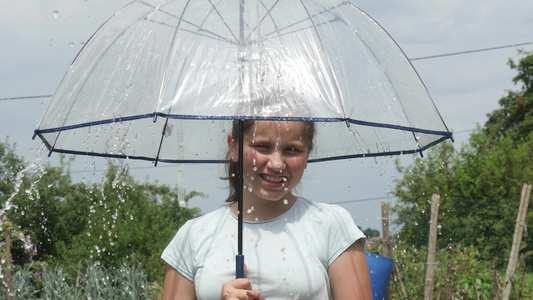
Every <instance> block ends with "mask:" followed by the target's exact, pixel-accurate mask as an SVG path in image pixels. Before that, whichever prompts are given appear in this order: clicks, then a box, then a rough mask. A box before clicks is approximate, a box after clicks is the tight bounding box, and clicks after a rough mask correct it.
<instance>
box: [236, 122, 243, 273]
mask: <svg viewBox="0 0 533 300" xmlns="http://www.w3.org/2000/svg"><path fill="white" fill-rule="evenodd" d="M238 123H239V163H238V166H239V172H238V173H239V174H237V180H238V183H239V184H238V185H237V207H238V209H237V210H238V211H237V219H238V222H237V223H238V225H237V226H238V228H237V249H238V254H237V257H236V275H237V276H236V277H237V278H244V277H245V276H244V256H243V255H242V227H243V215H244V214H243V190H244V167H243V161H244V157H243V156H244V151H243V148H244V121H243V120H238Z"/></svg>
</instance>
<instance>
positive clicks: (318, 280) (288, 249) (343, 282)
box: [162, 120, 372, 300]
mask: <svg viewBox="0 0 533 300" xmlns="http://www.w3.org/2000/svg"><path fill="white" fill-rule="evenodd" d="M244 123H245V124H244V141H243V145H244V148H243V165H244V185H245V186H244V194H243V206H244V212H243V213H244V214H243V219H244V222H245V223H244V233H243V235H244V237H245V240H244V244H245V253H246V266H247V276H246V277H247V278H244V279H234V278H235V270H234V269H235V261H234V259H233V258H234V257H235V254H236V252H237V251H236V249H235V245H236V244H237V243H236V237H235V235H234V233H235V231H236V228H237V216H238V213H239V211H238V208H237V203H236V200H237V199H236V194H237V193H236V189H237V188H238V183H237V178H236V176H235V174H236V170H237V162H238V141H237V140H236V138H237V137H238V134H237V131H236V128H237V127H236V126H235V124H234V126H233V130H232V133H231V134H229V135H228V138H227V142H228V149H229V161H230V163H229V168H228V177H227V178H228V180H229V181H230V196H229V198H228V200H227V201H228V202H229V205H228V206H225V207H223V208H220V209H218V210H216V211H214V212H212V213H209V214H206V215H204V216H202V217H199V218H197V219H194V220H191V221H189V222H187V223H186V224H185V225H184V226H183V227H182V228H180V230H179V231H178V233H177V234H176V236H175V237H174V239H173V240H172V241H171V243H170V244H169V245H168V247H167V248H166V249H165V251H164V252H163V255H162V258H163V260H165V261H166V262H167V264H168V267H167V272H166V278H165V286H164V291H163V299H218V298H220V299H224V300H229V299H252V298H253V299H268V300H273V299H333V298H334V299H336V300H338V299H350V300H353V299H371V298H372V296H371V289H370V278H369V272H368V266H367V263H366V258H365V254H364V252H363V246H362V243H361V239H362V238H364V235H363V233H362V232H361V231H360V230H359V229H358V228H357V226H355V224H354V222H353V220H352V218H351V216H350V214H349V213H348V212H347V211H346V210H344V209H343V208H341V207H339V206H335V205H328V204H323V203H318V202H313V201H310V200H308V199H305V198H303V197H298V196H297V195H295V193H294V188H295V187H296V186H297V185H298V183H299V182H300V180H301V178H302V176H303V174H304V171H305V169H306V167H307V159H308V157H309V153H310V152H311V151H312V150H313V147H314V144H313V138H314V134H315V125H314V123H312V122H286V121H283V122H281V121H253V120H252V121H245V122H244ZM332 197H333V196H332Z"/></svg>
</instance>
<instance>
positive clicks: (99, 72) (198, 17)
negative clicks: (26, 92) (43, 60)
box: [35, 0, 451, 254]
mask: <svg viewBox="0 0 533 300" xmlns="http://www.w3.org/2000/svg"><path fill="white" fill-rule="evenodd" d="M247 119H255V120H277V121H288V120H296V121H298V120H299V121H315V122H318V124H317V132H316V142H315V144H316V145H317V146H316V148H315V149H314V150H313V152H312V153H311V155H310V158H309V162H318V161H325V160H336V159H346V158H355V157H370V156H381V155H386V156H389V155H397V154H408V153H415V152H422V151H423V150H425V149H427V148H429V147H431V146H432V145H435V144H437V143H439V142H441V141H443V140H446V139H448V138H451V133H450V132H449V130H448V129H447V127H446V125H445V124H444V122H443V120H442V119H441V117H440V115H439V113H438V111H437V109H436V107H435V105H434V103H433V101H432V100H431V97H430V96H429V93H428V92H427V90H426V88H425V87H424V85H423V83H422V82H421V80H420V78H419V77H418V75H417V73H416V71H415V70H414V68H413V67H412V66H411V64H410V62H409V60H408V59H407V58H406V57H405V55H404V54H403V53H402V51H401V50H400V48H399V47H398V46H397V45H396V44H395V42H394V41H393V40H392V39H391V37H390V36H389V35H388V34H387V33H386V32H385V31H384V30H383V29H382V28H381V27H380V26H379V25H378V24H377V23H376V22H375V21H373V20H372V19H371V18H370V17H369V16H368V15H366V14H365V13H364V12H362V11H360V10H359V9H358V8H356V7H355V6H354V5H353V4H351V3H350V2H348V1H333V0H322V1H318V0H312V1H311V0H310V1H293V0H277V1H276V0H263V1H260V0H219V1H208V0H194V1H183V0H182V1H161V0H159V1H135V2H132V3H131V4H130V5H128V6H126V7H125V8H124V9H122V10H121V11H119V12H118V13H117V14H116V15H115V16H113V17H112V18H111V19H110V20H109V21H108V22H107V23H105V24H104V25H102V27H101V28H100V29H99V30H98V31H97V32H96V33H95V34H94V35H93V36H92V37H91V39H90V40H89V41H88V43H87V44H86V45H85V47H84V48H83V49H82V50H81V52H80V53H79V54H78V56H77V58H76V59H75V61H74V62H73V64H72V65H71V67H70V69H69V70H68V72H67V74H66V75H65V77H64V79H63V81H62V82H61V84H60V86H59V88H58V90H57V91H56V93H55V94H54V97H53V98H52V100H51V103H50V105H49V107H48V109H47V111H46V113H45V115H44V117H43V119H42V121H41V123H40V125H39V127H38V129H36V130H35V135H36V136H39V138H41V140H42V141H43V142H44V143H45V144H46V146H47V147H48V149H49V150H50V151H51V152H59V153H70V154H83V155H92V156H103V157H115V158H130V159H142V160H150V161H154V163H155V164H157V163H158V162H168V163H222V162H224V161H225V155H226V152H227V144H226V143H225V141H226V137H227V134H228V133H229V132H230V131H231V125H232V121H233V120H240V121H243V120H247ZM241 123H242V122H241ZM241 134H242V132H241ZM242 140H243V139H242V138H241V139H240V141H242ZM241 161H242V160H241ZM239 175H242V172H240V174H239ZM241 177H242V176H241ZM241 179H242V178H241ZM241 190H242V189H241ZM240 211H241V212H242V206H241V209H240ZM239 217H242V214H240V215H239ZM239 240H240V241H239V254H242V253H241V251H242V236H240V238H239Z"/></svg>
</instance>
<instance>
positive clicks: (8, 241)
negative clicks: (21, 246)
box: [4, 230, 13, 300]
mask: <svg viewBox="0 0 533 300" xmlns="http://www.w3.org/2000/svg"><path fill="white" fill-rule="evenodd" d="M5 239H6V262H5V265H4V269H5V276H6V288H7V294H6V299H7V300H12V299H13V295H12V293H13V284H12V276H11V230H7V231H6V235H5Z"/></svg>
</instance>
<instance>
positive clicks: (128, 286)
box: [0, 261, 155, 300]
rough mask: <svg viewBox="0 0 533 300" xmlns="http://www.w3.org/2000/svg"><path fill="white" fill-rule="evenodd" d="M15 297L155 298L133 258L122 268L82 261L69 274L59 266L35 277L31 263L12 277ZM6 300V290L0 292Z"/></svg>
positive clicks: (73, 299) (0, 296) (136, 299)
mask: <svg viewBox="0 0 533 300" xmlns="http://www.w3.org/2000/svg"><path fill="white" fill-rule="evenodd" d="M13 287H14V288H13V290H14V296H15V298H16V299H28V300H31V299H72V300H77V299H125V300H126V299H132V300H134V299H135V300H138V299H154V298H155V296H152V295H151V290H150V288H149V285H148V280H147V277H146V275H145V274H144V272H143V270H142V268H141V267H140V265H139V264H138V263H136V262H134V261H132V262H129V263H127V264H124V265H122V266H121V267H120V268H114V269H106V268H105V267H103V266H102V265H101V264H99V263H94V262H87V263H86V264H84V265H81V264H79V268H78V272H77V273H76V275H74V276H69V275H68V274H66V273H65V272H64V271H63V269H61V268H59V267H56V268H53V269H50V270H46V271H44V272H43V273H42V274H41V276H40V278H36V277H35V276H34V274H33V271H32V268H31V267H30V266H28V267H26V268H23V269H21V270H19V271H18V272H17V273H16V274H15V275H14V277H13ZM0 299H5V292H4V293H2V295H0Z"/></svg>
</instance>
